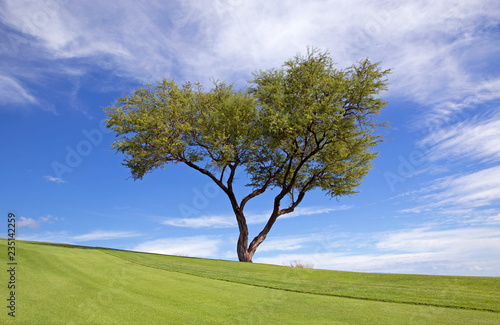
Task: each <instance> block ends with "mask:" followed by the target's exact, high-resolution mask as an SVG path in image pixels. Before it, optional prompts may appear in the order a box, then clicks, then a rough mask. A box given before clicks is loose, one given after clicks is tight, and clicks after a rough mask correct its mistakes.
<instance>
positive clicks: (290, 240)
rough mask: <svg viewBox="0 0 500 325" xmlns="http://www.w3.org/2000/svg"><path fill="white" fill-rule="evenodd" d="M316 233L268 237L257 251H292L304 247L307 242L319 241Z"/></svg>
mask: <svg viewBox="0 0 500 325" xmlns="http://www.w3.org/2000/svg"><path fill="white" fill-rule="evenodd" d="M317 240H318V239H317V238H316V236H315V235H309V236H302V237H284V238H283V237H273V238H272V239H267V240H265V241H264V242H262V244H261V245H260V246H259V248H258V249H257V252H269V251H291V250H297V249H300V248H303V247H304V245H303V244H305V243H310V242H314V241H317Z"/></svg>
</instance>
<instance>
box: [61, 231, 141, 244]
mask: <svg viewBox="0 0 500 325" xmlns="http://www.w3.org/2000/svg"><path fill="white" fill-rule="evenodd" d="M139 236H142V235H141V234H139V233H137V232H134V231H104V230H96V231H92V232H90V233H87V234H83V235H78V236H72V237H71V241H74V242H85V241H91V240H113V239H122V238H132V237H139Z"/></svg>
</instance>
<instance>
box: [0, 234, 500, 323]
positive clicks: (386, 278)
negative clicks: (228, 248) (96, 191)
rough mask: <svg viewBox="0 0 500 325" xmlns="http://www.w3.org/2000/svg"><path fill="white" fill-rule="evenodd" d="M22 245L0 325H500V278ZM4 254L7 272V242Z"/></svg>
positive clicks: (19, 244)
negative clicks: (10, 301) (10, 303)
mask: <svg viewBox="0 0 500 325" xmlns="http://www.w3.org/2000/svg"><path fill="white" fill-rule="evenodd" d="M16 248H17V253H16V258H17V260H16V261H17V263H18V265H17V269H16V307H17V310H16V318H15V320H12V319H10V318H11V317H9V316H8V315H7V312H8V309H7V308H5V307H3V308H2V312H1V314H0V323H1V324H7V323H12V324H14V323H16V324H274V323H276V324H306V323H307V324H500V278H482V277H441V276H415V275H393V274H365V273H351V272H335V271H326V270H314V269H303V268H302V269H301V268H290V267H283V266H273V265H263V264H248V263H238V262H230V261H217V260H206V259H193V258H185V257H175V256H163V255H155V254H144V253H134V252H128V251H119V250H110V249H99V248H88V247H81V246H69V245H58V244H46V243H33V242H24V241H17V243H16ZM0 250H3V251H4V252H5V254H1V255H2V256H4V257H3V258H2V264H4V268H5V269H7V266H6V263H7V260H6V256H7V254H6V252H7V247H6V240H0ZM2 273H3V276H1V277H0V279H1V280H0V281H3V282H4V284H2V283H0V287H2V288H4V289H2V290H1V291H0V292H2V297H4V298H2V299H3V301H4V302H5V301H6V300H5V299H6V298H7V295H8V291H9V290H8V289H7V288H6V285H7V282H8V273H7V272H5V271H4V272H2Z"/></svg>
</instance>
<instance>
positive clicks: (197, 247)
mask: <svg viewBox="0 0 500 325" xmlns="http://www.w3.org/2000/svg"><path fill="white" fill-rule="evenodd" d="M221 244H222V240H221V239H219V238H217V237H210V236H195V237H181V238H163V239H156V240H151V241H147V242H144V243H141V244H139V245H136V246H135V247H134V248H133V249H132V250H134V251H139V252H148V253H157V254H167V255H180V256H196V257H207V258H209V257H216V256H218V253H219V247H220V246H221Z"/></svg>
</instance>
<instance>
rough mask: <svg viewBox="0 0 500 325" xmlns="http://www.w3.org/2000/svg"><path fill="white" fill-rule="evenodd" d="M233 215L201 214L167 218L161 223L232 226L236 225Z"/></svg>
mask: <svg viewBox="0 0 500 325" xmlns="http://www.w3.org/2000/svg"><path fill="white" fill-rule="evenodd" d="M234 219H235V217H234V216H201V217H199V218H168V219H165V220H163V221H162V222H161V223H162V224H164V225H167V226H174V227H186V228H201V227H213V228H232V227H234V226H235V225H236V221H235V220H234Z"/></svg>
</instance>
